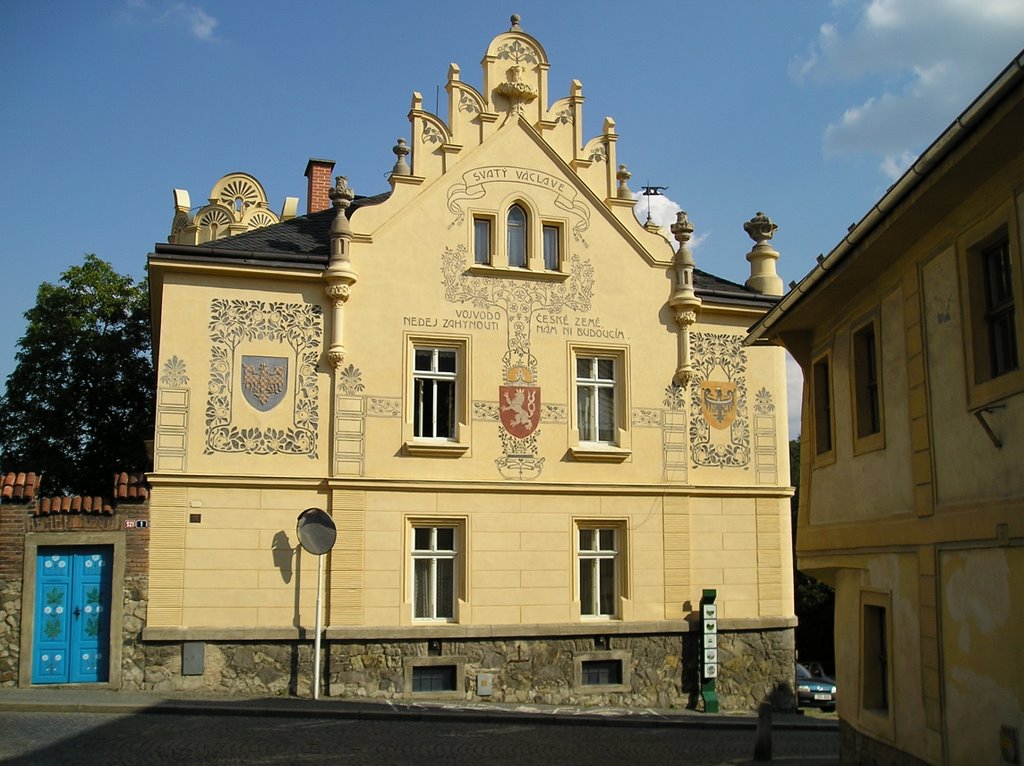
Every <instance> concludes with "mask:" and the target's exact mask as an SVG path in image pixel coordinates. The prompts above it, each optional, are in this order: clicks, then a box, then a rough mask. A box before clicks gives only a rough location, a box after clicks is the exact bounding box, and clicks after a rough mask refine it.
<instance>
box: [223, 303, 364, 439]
mask: <svg viewBox="0 0 1024 766" xmlns="http://www.w3.org/2000/svg"><path fill="white" fill-rule="evenodd" d="M209 331H210V387H209V393H208V397H207V403H206V450H205V452H206V454H213V453H215V452H243V453H247V454H252V455H270V454H286V455H306V456H308V457H309V458H310V459H315V458H316V457H317V430H318V425H319V415H318V397H319V386H318V382H317V375H316V369H317V362H318V360H319V358H320V354H321V342H322V338H323V316H322V311H321V309H320V307H319V306H317V305H312V304H305V303H283V302H273V301H247V300H229V299H222V298H215V299H214V300H213V301H212V303H211V305H210V324H209ZM257 343H258V344H259V347H260V348H265V347H266V346H267V345H272V344H279V345H280V346H281V350H282V353H283V354H286V356H280V357H276V356H268V355H266V354H253V355H245V356H243V354H242V352H243V351H244V350H245V349H246V348H247V346H252V345H253V344H257ZM292 363H294V368H293V367H292V366H291V364H292ZM343 374H344V373H343ZM239 376H240V377H239ZM236 381H237V384H236ZM236 385H237V388H236ZM236 391H241V392H243V396H242V401H239V400H238V398H236V396H235V393H236ZM282 405H284V406H287V407H288V412H289V415H288V418H287V420H288V421H290V422H288V423H287V424H284V425H282V427H279V428H274V427H270V426H266V427H263V426H259V425H251V424H250V425H244V426H242V425H239V424H238V422H237V421H238V412H237V410H236V408H238V407H242V406H248V407H250V408H251V409H253V410H255V411H258V412H273V411H274V410H275V409H276V408H277V407H278V406H282Z"/></svg>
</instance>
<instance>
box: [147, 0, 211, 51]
mask: <svg viewBox="0 0 1024 766" xmlns="http://www.w3.org/2000/svg"><path fill="white" fill-rule="evenodd" d="M165 20H170V21H177V22H180V23H183V24H185V25H186V26H187V27H188V28H189V31H190V32H191V33H192V36H193V37H195V38H196V39H197V40H203V41H204V42H211V41H213V40H215V39H216V38H215V37H214V34H213V33H214V30H215V29H216V28H217V24H218V22H217V19H215V18H214V17H213V16H211V15H210V14H208V13H207V12H206V11H204V10H203V9H202V8H200V7H199V6H197V5H187V4H185V3H174V4H173V5H172V6H171V7H170V8H168V9H167V11H166V12H165V13H164V15H163V17H162V18H161V21H165Z"/></svg>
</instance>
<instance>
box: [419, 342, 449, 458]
mask: <svg viewBox="0 0 1024 766" xmlns="http://www.w3.org/2000/svg"><path fill="white" fill-rule="evenodd" d="M413 358H414V363H413V436H414V437H415V438H417V439H454V438H455V413H456V387H457V382H458V359H459V355H458V351H457V350H456V349H454V348H436V347H435V348H430V347H423V346H417V347H416V348H415V352H414V354H413Z"/></svg>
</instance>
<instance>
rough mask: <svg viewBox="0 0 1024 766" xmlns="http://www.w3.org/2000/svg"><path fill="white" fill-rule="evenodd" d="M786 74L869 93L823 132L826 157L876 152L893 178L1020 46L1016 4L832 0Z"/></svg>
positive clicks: (1020, 8) (999, 0)
mask: <svg viewBox="0 0 1024 766" xmlns="http://www.w3.org/2000/svg"><path fill="white" fill-rule="evenodd" d="M833 12H834V13H835V15H836V18H835V20H831V21H828V22H826V23H824V24H822V25H821V27H820V28H819V32H818V38H817V40H816V41H815V42H814V44H813V45H812V46H811V47H810V49H809V50H808V52H807V53H806V54H805V55H804V56H802V57H799V58H797V59H794V60H793V62H792V63H791V66H790V75H791V76H792V77H793V79H794V80H796V81H798V82H806V83H811V84H826V83H835V82H837V81H845V82H856V83H858V84H864V85H867V87H868V88H869V89H871V90H874V95H871V96H870V97H867V98H865V99H864V100H863V101H861V103H859V104H854V105H851V106H849V107H847V108H846V110H845V111H844V112H843V114H842V116H841V117H840V118H839V119H838V120H836V121H835V122H833V123H832V124H830V125H828V127H827V128H826V129H825V133H824V140H823V148H824V152H825V154H826V156H837V155H853V154H860V155H867V156H872V155H873V156H877V157H878V158H879V160H880V168H881V169H882V172H883V173H885V174H886V175H888V176H889V177H890V178H892V174H893V173H895V172H896V169H897V168H898V167H900V166H901V165H902V166H904V167H905V166H906V160H905V158H906V156H907V155H911V156H916V155H917V154H918V153H920V152H921V151H922V150H923V149H924V148H925V147H926V146H927V145H928V144H929V143H930V142H931V141H932V140H933V139H934V138H936V137H937V136H938V134H939V133H940V132H941V131H942V130H943V129H944V128H945V127H946V126H947V125H948V124H949V123H950V122H952V120H953V119H954V118H955V117H956V115H957V114H959V112H960V111H961V110H963V109H964V108H965V107H966V106H967V105H968V104H969V103H970V102H971V101H972V100H973V99H974V97H975V96H977V95H978V93H979V92H980V91H981V90H982V89H983V88H984V87H985V86H986V85H987V84H988V83H989V82H990V81H991V80H992V79H993V78H994V77H995V76H996V75H997V74H998V73H999V71H1000V70H1001V69H1002V68H1003V67H1004V66H1005V65H1006V64H1007V62H1009V61H1010V59H1011V58H1012V57H1013V56H1014V55H1015V54H1016V53H1017V52H1018V51H1019V49H1020V45H1021V40H1022V39H1024V2H1021V1H1020V0H851V1H850V2H844V3H840V4H835V5H833Z"/></svg>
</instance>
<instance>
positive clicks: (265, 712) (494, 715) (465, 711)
mask: <svg viewBox="0 0 1024 766" xmlns="http://www.w3.org/2000/svg"><path fill="white" fill-rule="evenodd" d="M4 696H5V695H3V694H2V693H0V713H2V712H20V713H103V714H110V715H198V714H203V715H220V716H225V717H227V716H274V717H280V718H334V719H350V720H393V719H395V718H403V719H406V720H410V721H441V720H443V721H454V722H459V723H494V722H517V723H523V722H529V723H532V724H540V725H554V726H574V725H575V726H584V725H585V726H593V725H595V724H597V725H601V726H615V727H629V728H705V729H719V730H736V731H755V730H756V729H757V718H756V717H754V716H750V717H748V716H736V717H732V716H706V717H705V716H702V715H698V714H692V713H687V714H678V715H662V714H658V713H649V712H643V713H635V714H632V713H618V712H616V713H607V714H602V713H591V712H564V711H553V712H545V711H531V710H508V709H503V708H497V709H490V710H481V709H472V708H463V707H447V706H443V705H438V706H436V707H434V706H429V707H422V706H415V707H413V706H406V705H393V704H390V703H387V704H385V703H365V702H364V703H351V702H341V701H330V700H328V701H324V702H314V701H312V700H296V699H291V700H289V699H282V700H280V701H278V700H273V701H270V702H258V701H252V700H247V701H239V702H232V701H229V700H224V701H220V700H208V699H201V700H187V699H181V700H177V699H166V698H156V699H154V700H153V701H152V702H138V701H133V702H129V701H120V700H117V701H115V700H112V701H110V702H104V701H96V700H82V701H77V702H75V701H71V700H67V699H65V700H64V701H60V700H56V699H55V700H52V701H51V700H41V699H40V700H26V699H21V700H18V699H10V700H5V699H3V697H4ZM794 717H796V716H794ZM772 728H773V729H777V730H788V731H829V730H836V731H838V728H839V724H838V721H830V720H817V719H813V720H806V721H793V720H788V716H787V719H783V720H779V719H774V720H773V721H772Z"/></svg>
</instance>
